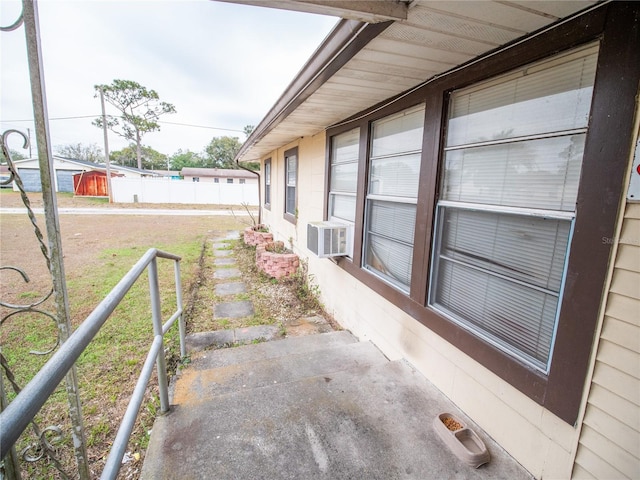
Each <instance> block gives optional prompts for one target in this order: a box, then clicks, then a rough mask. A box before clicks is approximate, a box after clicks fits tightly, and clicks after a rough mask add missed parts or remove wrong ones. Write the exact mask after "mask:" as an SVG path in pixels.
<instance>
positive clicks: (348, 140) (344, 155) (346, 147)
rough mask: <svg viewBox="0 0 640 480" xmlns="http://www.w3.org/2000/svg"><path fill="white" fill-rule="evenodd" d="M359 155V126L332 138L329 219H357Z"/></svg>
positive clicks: (348, 220) (350, 220) (349, 220)
mask: <svg viewBox="0 0 640 480" xmlns="http://www.w3.org/2000/svg"><path fill="white" fill-rule="evenodd" d="M359 156H360V129H359V128H354V129H353V130H349V131H348V132H345V133H341V134H340V135H336V136H334V137H332V138H331V172H330V183H329V219H339V220H344V221H347V222H351V223H354V222H355V220H356V194H357V187H358V158H359Z"/></svg>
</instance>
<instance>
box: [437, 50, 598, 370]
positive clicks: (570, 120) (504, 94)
mask: <svg viewBox="0 0 640 480" xmlns="http://www.w3.org/2000/svg"><path fill="white" fill-rule="evenodd" d="M596 61H597V47H595V46H587V47H584V48H580V49H576V50H573V51H571V52H569V53H566V54H562V55H558V56H556V57H553V58H551V59H549V60H546V61H543V62H539V63H537V64H534V65H529V66H526V67H524V68H521V69H519V70H517V71H514V72H511V73H509V74H507V75H503V76H501V77H499V78H497V79H494V80H490V81H487V82H483V83H482V84H478V85H474V86H472V87H469V88H467V89H463V90H460V91H456V92H454V93H453V94H452V95H451V99H450V108H449V119H448V123H447V134H446V147H445V155H444V166H443V167H444V168H443V179H442V182H441V196H440V201H439V203H438V207H437V219H438V220H437V223H436V235H435V245H434V249H433V252H434V261H433V262H432V276H431V278H432V281H431V282H430V291H429V303H430V304H431V305H432V306H433V307H434V308H436V309H438V310H440V311H442V312H443V313H445V314H446V315H448V316H449V317H450V318H451V319H453V320H454V321H456V322H457V323H459V324H460V325H462V326H463V327H465V328H467V329H469V330H471V331H473V332H474V333H476V334H477V335H479V336H480V337H482V338H483V339H485V340H487V341H488V342H490V343H492V344H494V345H496V346H497V347H498V348H500V349H502V350H504V351H506V352H509V353H510V354H512V355H514V356H516V357H518V358H520V359H521V360H523V361H525V362H527V363H529V364H530V365H532V366H534V367H535V368H537V369H539V370H542V371H544V372H546V371H548V367H549V364H550V361H551V351H552V347H553V337H554V333H555V329H556V324H557V319H558V315H559V306H560V300H561V298H562V285H563V279H564V274H565V268H566V262H567V256H568V250H569V246H570V241H571V231H572V228H573V221H574V218H575V205H576V198H577V194H578V183H579V179H580V170H581V166H582V156H583V150H584V143H585V138H586V132H587V127H588V119H589V108H590V104H591V94H592V91H593V82H594V77H595V66H596Z"/></svg>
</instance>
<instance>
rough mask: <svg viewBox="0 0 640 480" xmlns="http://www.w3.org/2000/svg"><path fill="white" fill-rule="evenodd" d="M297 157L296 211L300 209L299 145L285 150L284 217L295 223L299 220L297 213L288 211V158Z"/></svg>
mask: <svg viewBox="0 0 640 480" xmlns="http://www.w3.org/2000/svg"><path fill="white" fill-rule="evenodd" d="M294 155H295V157H296V198H295V211H296V212H297V211H298V188H299V185H298V171H299V169H300V158H299V157H298V147H294V148H290V149H289V150H286V151H285V152H284V168H283V170H284V208H283V211H284V213H283V218H284V219H285V220H286V221H287V222H290V223H293V224H294V225H295V224H296V223H297V222H298V217H297V215H292V214H291V213H289V212H287V176H288V174H289V171H288V169H287V158H288V157H292V156H294Z"/></svg>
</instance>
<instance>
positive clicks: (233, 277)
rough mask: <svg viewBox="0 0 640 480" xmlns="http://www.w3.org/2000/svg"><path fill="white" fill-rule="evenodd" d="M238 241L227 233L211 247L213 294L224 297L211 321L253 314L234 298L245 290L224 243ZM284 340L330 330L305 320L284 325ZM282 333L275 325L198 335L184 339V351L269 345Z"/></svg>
mask: <svg viewBox="0 0 640 480" xmlns="http://www.w3.org/2000/svg"><path fill="white" fill-rule="evenodd" d="M236 238H238V232H230V233H229V235H227V236H226V237H225V238H220V239H216V241H215V243H213V246H212V248H213V255H214V261H213V264H214V266H215V267H216V269H215V271H214V273H213V278H214V279H215V280H216V284H215V287H214V289H215V294H216V295H217V296H219V297H223V301H221V302H219V303H217V304H216V305H214V307H213V318H214V319H216V320H221V319H238V318H245V317H251V316H253V315H254V314H255V310H254V307H253V302H252V301H251V300H245V299H243V300H237V299H236V298H235V296H236V295H240V294H243V293H247V287H246V285H245V284H244V282H243V281H242V279H241V276H242V275H241V272H240V270H239V269H238V268H237V267H236V259H235V257H234V255H233V250H232V249H231V248H230V244H229V243H228V242H227V241H225V240H232V239H236ZM284 327H285V328H286V331H287V336H306V335H311V334H314V333H325V332H329V331H331V330H333V329H332V328H331V326H330V325H329V324H328V323H327V321H326V320H325V319H324V318H322V317H320V316H312V317H304V318H300V319H298V320H296V321H293V322H288V323H287V324H286V325H284ZM280 336H281V329H280V326H278V325H259V326H254V327H243V328H235V329H228V330H216V331H212V332H199V333H192V334H189V335H187V350H188V351H189V352H196V351H201V350H205V349H208V348H211V347H214V348H215V347H218V348H219V347H224V346H230V345H236V344H238V343H251V342H253V341H256V340H260V341H269V340H274V339H276V338H279V337H280Z"/></svg>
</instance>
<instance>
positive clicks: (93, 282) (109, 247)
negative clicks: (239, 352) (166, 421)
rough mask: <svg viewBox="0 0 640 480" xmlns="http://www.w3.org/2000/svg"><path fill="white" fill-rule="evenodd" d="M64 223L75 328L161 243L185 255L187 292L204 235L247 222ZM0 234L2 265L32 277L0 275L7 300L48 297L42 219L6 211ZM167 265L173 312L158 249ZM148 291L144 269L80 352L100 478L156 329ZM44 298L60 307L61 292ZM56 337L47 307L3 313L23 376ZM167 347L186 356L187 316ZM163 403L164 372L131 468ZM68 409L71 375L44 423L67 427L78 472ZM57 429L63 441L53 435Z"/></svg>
mask: <svg viewBox="0 0 640 480" xmlns="http://www.w3.org/2000/svg"><path fill="white" fill-rule="evenodd" d="M7 198H13V197H10V196H6V195H5V192H3V193H2V200H3V201H2V206H7V205H6V203H5V200H6V199H7ZM92 203H93V202H92ZM87 206H93V205H87ZM38 222H39V225H40V228H41V229H42V230H44V218H43V217H42V216H38ZM60 224H61V236H62V245H63V251H64V259H65V271H66V278H67V287H68V292H69V304H70V312H71V318H72V324H73V326H74V328H75V327H76V326H77V325H79V324H80V322H82V320H83V319H84V318H86V316H87V315H88V314H89V313H90V312H91V311H92V310H93V309H94V308H95V307H96V305H97V304H98V303H99V302H100V301H101V300H102V299H103V298H104V296H105V295H106V294H107V293H108V292H109V291H110V290H111V288H113V286H114V285H115V284H116V283H117V282H118V281H119V280H120V279H121V278H122V276H123V275H124V274H125V273H126V272H127V271H128V270H129V269H130V268H131V267H132V266H133V265H134V264H135V263H136V261H137V260H138V259H139V258H140V257H141V256H142V255H143V254H144V253H145V252H146V251H147V249H148V248H151V247H156V248H158V249H160V250H164V251H167V252H170V253H173V254H176V255H180V256H181V257H182V262H181V270H182V282H183V292H185V295H184V296H183V298H184V299H185V301H186V300H187V296H186V292H188V291H189V289H190V287H191V284H192V282H194V281H196V279H197V278H198V276H199V268H200V267H199V265H198V264H199V260H200V257H201V254H202V252H203V244H205V245H210V240H211V239H213V238H216V236H218V235H222V234H223V232H226V231H228V230H241V229H242V228H243V227H244V225H243V224H241V223H239V222H238V221H237V220H236V219H234V218H233V217H180V216H170V217H153V216H148V217H146V216H113V215H109V216H89V215H78V216H71V215H63V216H61V217H60ZM0 240H1V247H0V260H1V261H0V263H1V265H2V266H6V265H13V266H16V267H20V268H21V269H23V270H24V271H25V273H27V275H28V276H29V278H30V282H29V283H25V282H24V281H23V280H22V278H21V277H20V276H19V275H18V274H17V273H15V272H12V271H8V270H3V271H2V276H1V277H0V295H1V298H2V300H3V301H5V302H11V303H20V304H28V303H32V302H34V301H35V300H36V299H38V298H41V297H42V296H43V295H44V294H46V292H47V291H48V290H49V288H50V286H51V282H50V278H49V274H48V271H47V269H46V266H45V261H44V258H43V256H42V254H41V253H40V251H39V248H38V244H37V242H36V239H35V235H34V233H33V227H32V226H31V224H30V223H29V221H28V219H27V218H26V216H23V215H2V216H1V217H0ZM205 250H206V249H205ZM158 271H159V275H160V286H161V301H162V312H163V321H166V320H167V319H168V318H169V316H170V315H171V314H172V313H173V312H174V311H175V307H176V302H175V293H174V285H173V281H174V278H173V277H174V271H173V262H172V261H168V260H164V259H158ZM148 292H149V288H148V279H147V275H146V274H144V275H143V276H142V277H141V278H140V279H139V280H138V282H137V283H136V285H135V286H134V287H133V289H132V290H131V291H130V293H129V294H128V295H127V296H126V297H125V299H124V300H123V301H122V303H121V305H120V306H119V307H118V308H117V310H116V311H115V312H114V313H113V314H112V316H111V317H110V319H109V320H108V321H107V323H106V324H105V326H104V327H103V328H102V330H101V331H100V332H99V334H98V335H97V337H96V338H95V340H94V341H93V342H92V344H91V345H90V347H89V348H88V349H87V350H86V351H85V353H84V354H83V355H82V356H81V357H80V359H79V361H78V376H79V382H80V392H81V397H82V404H83V414H84V421H85V436H86V441H87V445H88V456H89V462H90V466H91V470H92V474H93V475H94V476H95V477H96V478H97V476H98V475H99V474H100V472H101V471H102V467H103V465H104V461H105V460H106V455H107V454H108V451H109V449H110V447H111V442H112V441H113V439H114V437H115V433H116V431H117V427H118V425H119V423H120V421H121V417H122V414H123V413H124V410H125V409H126V406H127V404H128V400H129V397H130V395H131V392H132V391H133V387H134V385H135V382H136V380H137V378H138V375H139V372H140V367H141V365H142V362H143V361H144V358H145V357H146V355H147V352H148V348H149V345H150V341H151V339H152V332H153V330H152V325H151V309H150V303H149V293H148ZM39 308H41V309H42V310H45V311H47V312H50V313H54V312H55V308H54V305H53V303H52V301H51V300H48V301H47V302H45V303H44V304H43V305H42V306H41V307H39ZM7 313H8V310H7V309H5V308H2V310H1V311H0V314H1V315H2V317H1V318H3V319H4V318H5V316H6V315H7ZM55 341H56V327H55V323H54V322H53V321H52V320H51V318H49V317H47V316H45V315H41V314H35V313H23V314H20V315H14V316H12V317H10V318H8V319H6V320H3V323H2V327H1V328H0V345H1V346H2V347H1V348H2V354H3V355H4V356H5V357H6V358H7V360H8V362H9V365H10V367H11V370H12V372H13V373H14V374H15V378H16V381H17V383H18V384H19V385H24V384H25V383H26V382H27V381H28V379H30V378H31V377H32V376H33V374H34V373H35V372H36V371H37V370H39V369H40V368H41V366H42V365H43V364H44V362H46V360H47V358H49V356H47V355H44V356H40V355H33V354H32V353H30V352H31V351H34V350H39V351H43V350H48V349H49V348H51V347H52V346H53V345H54V344H55ZM165 350H166V351H167V355H168V357H169V358H170V359H171V361H172V362H173V365H174V367H175V366H176V365H177V361H178V360H179V345H178V341H177V325H176V328H174V329H173V330H172V332H171V333H170V334H169V335H168V336H167V337H166V340H165ZM4 384H5V389H6V390H7V391H8V392H9V394H8V396H9V397H10V398H11V397H13V396H15V395H14V394H13V392H12V391H11V388H10V385H9V384H8V382H7V380H6V377H5V380H4ZM158 408H159V401H158V395H157V380H156V379H155V374H154V377H153V379H152V381H151V384H150V386H149V388H148V389H147V392H146V398H145V402H144V404H143V407H142V409H141V412H140V415H139V419H138V422H137V424H136V427H135V430H134V434H133V436H132V438H131V441H130V443H129V447H128V450H129V451H130V452H131V454H132V457H133V460H131V461H130V462H129V463H127V464H126V465H123V468H122V470H121V477H122V478H137V474H138V473H139V470H140V468H141V466H142V460H143V457H144V450H145V448H146V445H147V442H148V438H149V430H150V429H151V427H152V424H153V419H154V416H155V414H156V410H157V409H158ZM66 412H67V407H66V394H65V392H64V385H61V386H60V387H59V388H58V390H57V391H56V393H55V394H54V395H53V396H52V397H51V399H50V400H49V401H48V402H47V404H46V405H45V406H44V407H43V409H42V411H41V412H40V413H39V415H38V417H37V422H38V424H39V425H40V428H45V427H47V426H49V425H58V426H60V427H61V428H62V431H63V437H62V439H61V440H60V441H59V442H57V443H55V446H56V450H57V451H58V457H59V459H60V460H61V462H62V464H63V465H64V466H65V468H66V470H67V471H68V472H69V473H70V474H72V475H73V473H74V471H75V470H74V468H75V461H74V458H73V453H72V448H71V435H70V422H69V420H68V416H67V413H66ZM30 430H31V429H28V430H27V432H29V435H27V434H26V432H25V434H24V435H23V437H22V438H21V440H20V441H19V444H18V445H17V446H16V447H17V449H18V452H19V453H20V451H22V450H23V449H24V448H27V447H28V445H29V444H31V443H33V442H34V440H35V437H34V436H33V435H32V434H31V431H30ZM48 438H49V440H51V441H53V438H51V437H48ZM32 453H33V451H32ZM23 465H24V464H23ZM23 468H24V470H23V478H36V479H48V478H62V477H58V475H57V474H56V473H55V472H54V470H53V467H52V466H51V464H50V462H47V461H45V460H42V461H40V462H37V463H35V464H33V466H32V467H23Z"/></svg>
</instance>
